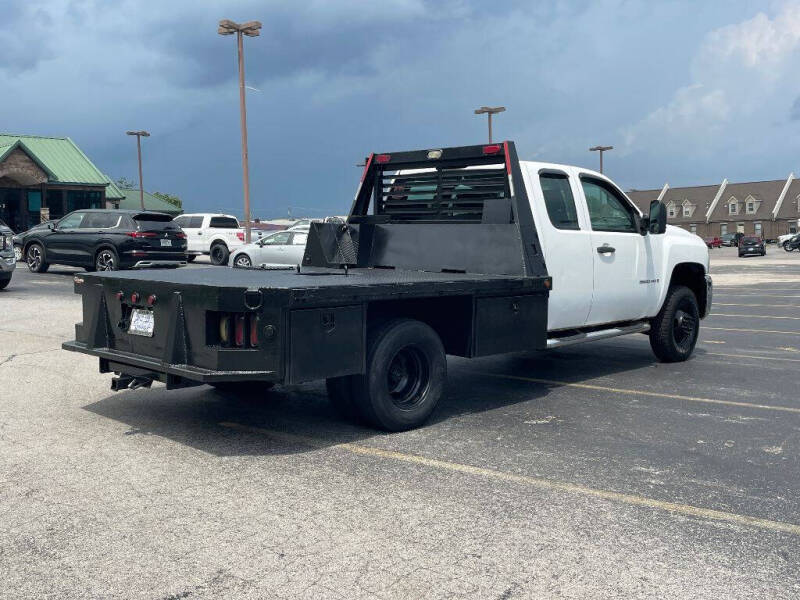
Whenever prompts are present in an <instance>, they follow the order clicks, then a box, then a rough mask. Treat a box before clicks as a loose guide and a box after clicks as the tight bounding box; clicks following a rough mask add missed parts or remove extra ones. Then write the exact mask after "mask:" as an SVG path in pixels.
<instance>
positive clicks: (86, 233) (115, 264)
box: [22, 209, 186, 273]
mask: <svg viewBox="0 0 800 600" xmlns="http://www.w3.org/2000/svg"><path fill="white" fill-rule="evenodd" d="M22 252H23V255H24V256H25V262H27V263H28V268H29V269H30V270H31V271H32V272H34V273H43V272H44V271H46V270H47V269H48V267H49V266H50V265H51V264H61V265H70V266H74V267H83V268H84V269H86V270H87V271H94V270H98V271H115V270H117V269H126V268H141V267H178V266H181V265H185V264H186V234H185V233H183V231H182V230H181V228H180V227H178V226H177V225H176V224H175V223H173V222H172V217H171V216H170V215H166V214H163V213H156V212H141V211H132V210H131V211H127V210H116V209H107V210H104V209H94V210H76V211H74V212H71V213H69V214H68V215H66V216H65V217H64V218H63V219H60V220H59V221H57V222H55V223H51V224H49V225H48V226H47V227H45V228H43V229H37V230H31V231H28V232H27V233H26V234H25V237H24V239H23V247H22Z"/></svg>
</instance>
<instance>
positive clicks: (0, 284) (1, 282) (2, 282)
mask: <svg viewBox="0 0 800 600" xmlns="http://www.w3.org/2000/svg"><path fill="white" fill-rule="evenodd" d="M9 283H11V277H5V278H3V279H0V290H4V289H6V288H7V287H8V284H9Z"/></svg>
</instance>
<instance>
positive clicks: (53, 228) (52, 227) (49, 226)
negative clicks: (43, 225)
mask: <svg viewBox="0 0 800 600" xmlns="http://www.w3.org/2000/svg"><path fill="white" fill-rule="evenodd" d="M47 228H48V229H49V230H50V231H54V230H55V228H56V224H55V223H48V224H47Z"/></svg>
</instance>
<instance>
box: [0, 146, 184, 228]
mask: <svg viewBox="0 0 800 600" xmlns="http://www.w3.org/2000/svg"><path fill="white" fill-rule="evenodd" d="M124 199H125V194H123V193H122V191H121V190H120V189H119V188H117V186H116V185H114V183H113V182H112V181H111V180H110V179H109V178H108V177H107V176H106V175H105V174H104V173H103V172H102V171H100V169H98V168H97V167H96V166H95V165H94V163H92V161H91V160H89V157H87V156H86V155H85V154H84V153H83V152H82V151H81V149H80V148H78V146H76V145H75V142H73V141H72V140H71V139H69V138H65V137H42V136H34V135H12V134H2V133H0V219H2V220H3V221H5V222H6V223H7V224H8V225H9V226H11V228H12V229H13V230H15V231H23V230H25V229H27V228H28V227H30V226H31V225H35V224H37V223H39V222H40V220H41V219H42V218H44V219H48V218H49V219H58V218H60V217H62V216H64V215H65V214H66V213H68V212H70V211H73V210H77V209H82V208H105V207H107V206H114V205H116V204H118V203H120V202H121V201H122V200H124ZM173 208H174V207H173Z"/></svg>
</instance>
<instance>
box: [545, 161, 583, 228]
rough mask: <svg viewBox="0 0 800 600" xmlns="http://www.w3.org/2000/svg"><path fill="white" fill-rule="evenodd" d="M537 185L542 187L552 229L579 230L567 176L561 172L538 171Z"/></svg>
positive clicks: (576, 212)
mask: <svg viewBox="0 0 800 600" xmlns="http://www.w3.org/2000/svg"><path fill="white" fill-rule="evenodd" d="M539 183H540V185H541V186H542V195H543V196H544V204H545V207H546V208H547V216H548V217H549V218H550V223H552V224H553V227H555V228H556V229H575V230H577V229H580V225H579V224H578V211H577V209H576V208H575V198H574V196H573V195H572V187H571V186H570V183H569V176H568V175H567V174H566V173H563V172H561V171H540V172H539Z"/></svg>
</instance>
